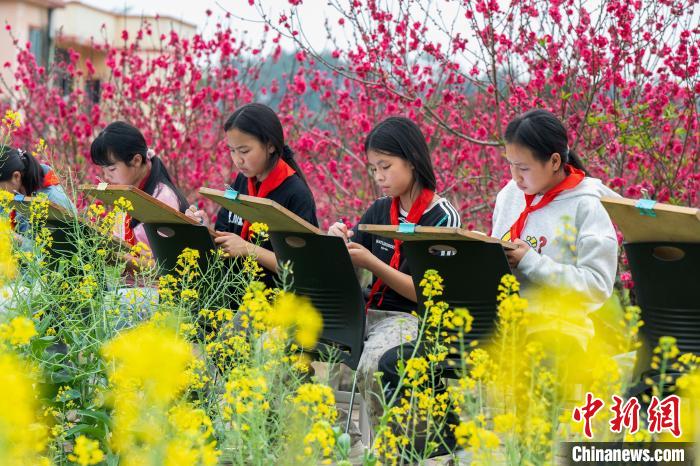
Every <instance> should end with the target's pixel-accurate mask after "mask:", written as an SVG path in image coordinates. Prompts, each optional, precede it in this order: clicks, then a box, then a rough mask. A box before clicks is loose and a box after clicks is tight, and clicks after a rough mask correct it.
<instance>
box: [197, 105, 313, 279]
mask: <svg viewBox="0 0 700 466" xmlns="http://www.w3.org/2000/svg"><path fill="white" fill-rule="evenodd" d="M224 131H225V132H226V141H227V143H228V147H229V150H230V151H231V159H232V160H233V163H234V165H235V167H236V169H238V175H237V176H236V178H235V180H234V181H233V183H231V188H232V189H234V190H235V191H237V192H239V193H240V194H247V195H249V196H256V197H264V198H267V199H270V200H273V201H275V202H277V203H278V204H280V205H281V206H283V207H285V208H287V209H289V210H290V211H292V212H294V213H295V214H297V215H298V216H299V217H301V218H303V219H304V220H306V221H307V222H309V223H311V224H312V225H314V226H318V220H317V219H316V203H315V202H314V198H313V195H312V194H311V190H310V189H309V186H308V184H307V182H306V179H305V178H304V174H303V173H302V171H301V169H300V168H299V165H298V164H297V163H296V161H295V160H294V152H292V150H291V149H290V148H289V146H288V145H286V144H285V141H284V131H283V129H282V123H281V122H280V120H279V118H278V117H277V115H276V114H275V112H274V111H273V110H272V109H271V108H270V107H268V106H266V105H263V104H258V103H251V104H247V105H244V106H242V107H240V108H238V109H237V110H236V111H235V112H234V113H233V114H232V115H231V116H230V117H229V118H228V119H227V120H226V123H225V124H224ZM185 214H186V215H188V216H189V217H192V218H194V219H196V220H198V221H199V222H200V223H203V224H207V219H206V214H205V212H204V211H201V210H198V209H197V208H196V207H195V206H190V207H189V208H188V209H187V211H186V212H185ZM250 225H251V223H250V222H249V221H247V220H244V219H242V218H241V217H239V216H238V215H235V214H233V213H232V212H229V211H228V210H226V209H224V208H221V209H220V210H219V212H218V214H217V217H216V224H215V227H214V229H215V230H216V234H217V237H216V238H215V242H216V243H217V244H218V245H219V246H220V247H221V248H222V249H223V250H224V252H226V253H227V254H228V255H229V256H231V257H245V256H248V255H255V257H256V260H257V261H258V263H259V264H260V265H261V266H263V267H264V268H265V269H267V270H268V271H271V272H275V271H276V270H277V259H276V258H275V254H274V252H273V251H272V243H271V242H270V241H269V240H266V241H263V242H262V243H260V247H257V246H256V244H254V242H252V241H251V231H250ZM263 281H264V282H265V283H266V284H267V285H268V286H272V285H273V284H274V274H270V273H267V274H265V275H264V276H263Z"/></svg>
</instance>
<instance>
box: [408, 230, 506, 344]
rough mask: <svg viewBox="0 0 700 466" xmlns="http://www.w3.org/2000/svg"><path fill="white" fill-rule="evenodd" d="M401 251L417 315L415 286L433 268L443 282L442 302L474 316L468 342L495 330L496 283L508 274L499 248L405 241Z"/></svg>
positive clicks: (420, 309)
mask: <svg viewBox="0 0 700 466" xmlns="http://www.w3.org/2000/svg"><path fill="white" fill-rule="evenodd" d="M403 250H404V251H405V254H406V260H407V261H408V267H409V268H410V270H411V275H412V276H413V283H414V284H415V286H416V290H417V291H418V298H419V301H420V302H419V303H418V313H419V314H421V315H422V313H423V312H424V311H425V305H424V303H423V302H422V300H421V299H420V298H421V294H420V286H419V283H420V281H421V279H422V278H423V276H424V275H425V272H426V270H429V269H435V270H437V271H438V273H439V274H440V276H441V277H442V279H443V287H444V294H443V295H442V297H441V298H439V299H440V300H441V301H445V302H446V303H448V304H449V305H450V308H453V309H454V308H458V307H465V308H467V309H468V310H469V313H470V314H471V315H472V317H474V322H473V323H472V331H471V332H470V334H469V335H467V337H468V338H469V339H470V340H474V339H476V340H480V341H484V340H486V339H488V338H490V337H491V335H492V333H493V331H494V330H495V324H496V317H497V302H496V297H497V295H498V284H499V283H500V281H501V277H503V275H505V274H508V273H511V271H510V268H509V266H508V260H507V259H506V256H505V253H504V252H503V248H502V247H501V246H500V245H499V244H493V243H483V242H480V241H442V240H440V241H435V240H431V241H405V242H404V243H403Z"/></svg>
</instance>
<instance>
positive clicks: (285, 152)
mask: <svg viewBox="0 0 700 466" xmlns="http://www.w3.org/2000/svg"><path fill="white" fill-rule="evenodd" d="M282 160H284V161H285V162H286V163H287V165H289V166H290V167H292V169H293V170H294V171H295V172H297V175H299V178H301V181H303V182H304V184H305V185H306V186H307V187H308V186H309V183H307V181H306V177H305V176H304V172H302V171H301V168H300V167H299V164H298V163H297V161H296V160H295V159H294V151H293V150H292V148H291V147H289V146H288V145H287V144H285V145H284V146H283V147H282Z"/></svg>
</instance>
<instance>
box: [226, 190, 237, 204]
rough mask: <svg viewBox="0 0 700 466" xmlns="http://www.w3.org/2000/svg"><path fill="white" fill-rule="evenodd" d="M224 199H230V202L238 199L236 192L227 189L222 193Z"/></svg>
mask: <svg viewBox="0 0 700 466" xmlns="http://www.w3.org/2000/svg"><path fill="white" fill-rule="evenodd" d="M224 197H225V198H226V199H231V200H232V201H235V200H236V199H238V191H236V190H235V189H231V188H227V189H226V191H224Z"/></svg>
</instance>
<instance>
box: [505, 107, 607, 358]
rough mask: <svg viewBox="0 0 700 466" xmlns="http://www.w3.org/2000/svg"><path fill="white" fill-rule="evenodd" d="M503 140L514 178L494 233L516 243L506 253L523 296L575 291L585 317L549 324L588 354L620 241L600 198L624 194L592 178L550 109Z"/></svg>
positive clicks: (527, 116) (528, 117) (523, 118)
mask: <svg viewBox="0 0 700 466" xmlns="http://www.w3.org/2000/svg"><path fill="white" fill-rule="evenodd" d="M505 141H506V147H505V149H506V150H505V156H506V158H507V159H508V163H509V164H510V171H511V176H512V179H511V180H510V181H509V182H508V184H506V186H505V187H504V188H503V189H502V190H501V191H500V192H499V193H498V195H497V197H496V206H495V208H494V211H493V222H492V236H494V237H497V238H501V239H504V240H508V241H512V242H514V243H516V244H517V245H518V248H517V249H515V250H509V251H506V256H507V257H508V262H509V264H510V266H511V268H512V269H513V272H514V274H515V275H516V277H517V278H518V280H519V281H520V282H521V289H522V294H523V295H524V296H528V295H529V294H530V293H532V292H533V291H535V290H537V289H539V288H541V287H542V286H548V287H551V288H554V289H556V290H559V291H566V292H573V293H575V295H576V297H577V298H576V299H577V309H579V311H580V312H578V313H577V314H576V315H571V316H570V318H567V319H565V320H564V321H562V319H561V318H557V319H552V320H551V321H550V324H551V326H552V328H554V327H555V326H556V328H557V329H558V330H559V331H561V332H562V333H565V334H568V335H570V336H571V337H573V338H574V339H575V340H576V341H578V343H579V345H580V346H581V348H582V349H585V348H586V346H587V343H588V340H589V339H590V337H592V336H593V333H594V329H593V322H592V321H591V320H590V318H588V314H589V313H590V312H592V311H595V310H596V309H598V308H600V307H601V306H602V305H603V303H604V302H605V301H606V300H607V299H608V298H609V297H610V296H611V295H612V292H613V284H614V282H615V275H616V273H617V254H618V250H617V248H618V244H617V236H616V234H615V229H614V227H613V225H612V222H611V221H610V217H609V216H608V214H607V212H606V211H605V209H604V208H603V205H602V204H601V202H600V198H601V197H602V196H612V197H619V195H618V194H617V193H615V192H614V191H612V190H611V189H609V188H608V187H606V186H605V185H603V183H602V182H601V181H600V180H599V179H596V178H591V177H589V176H588V174H587V173H586V170H585V169H584V167H583V164H582V162H581V159H580V158H579V157H578V156H577V155H576V153H575V152H574V151H573V150H571V149H570V148H569V140H568V137H567V134H566V128H565V127H564V124H563V123H562V122H561V121H560V120H559V119H558V118H557V117H556V116H554V115H553V114H552V113H550V112H548V111H546V110H541V109H535V110H530V111H528V112H526V113H524V114H522V115H520V116H518V117H516V118H515V119H513V120H512V121H511V122H510V123H509V124H508V126H507V128H506V132H505ZM567 237H568V238H567ZM530 307H531V308H532V310H533V311H535V310H537V302H535V301H533V302H532V305H531V306H530ZM543 311H545V310H543ZM560 317H561V316H560ZM545 325H547V324H545ZM528 330H529V332H531V333H535V332H537V331H540V330H541V331H547V330H548V329H547V328H544V327H543V328H541V329H540V328H529V329H528Z"/></svg>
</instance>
